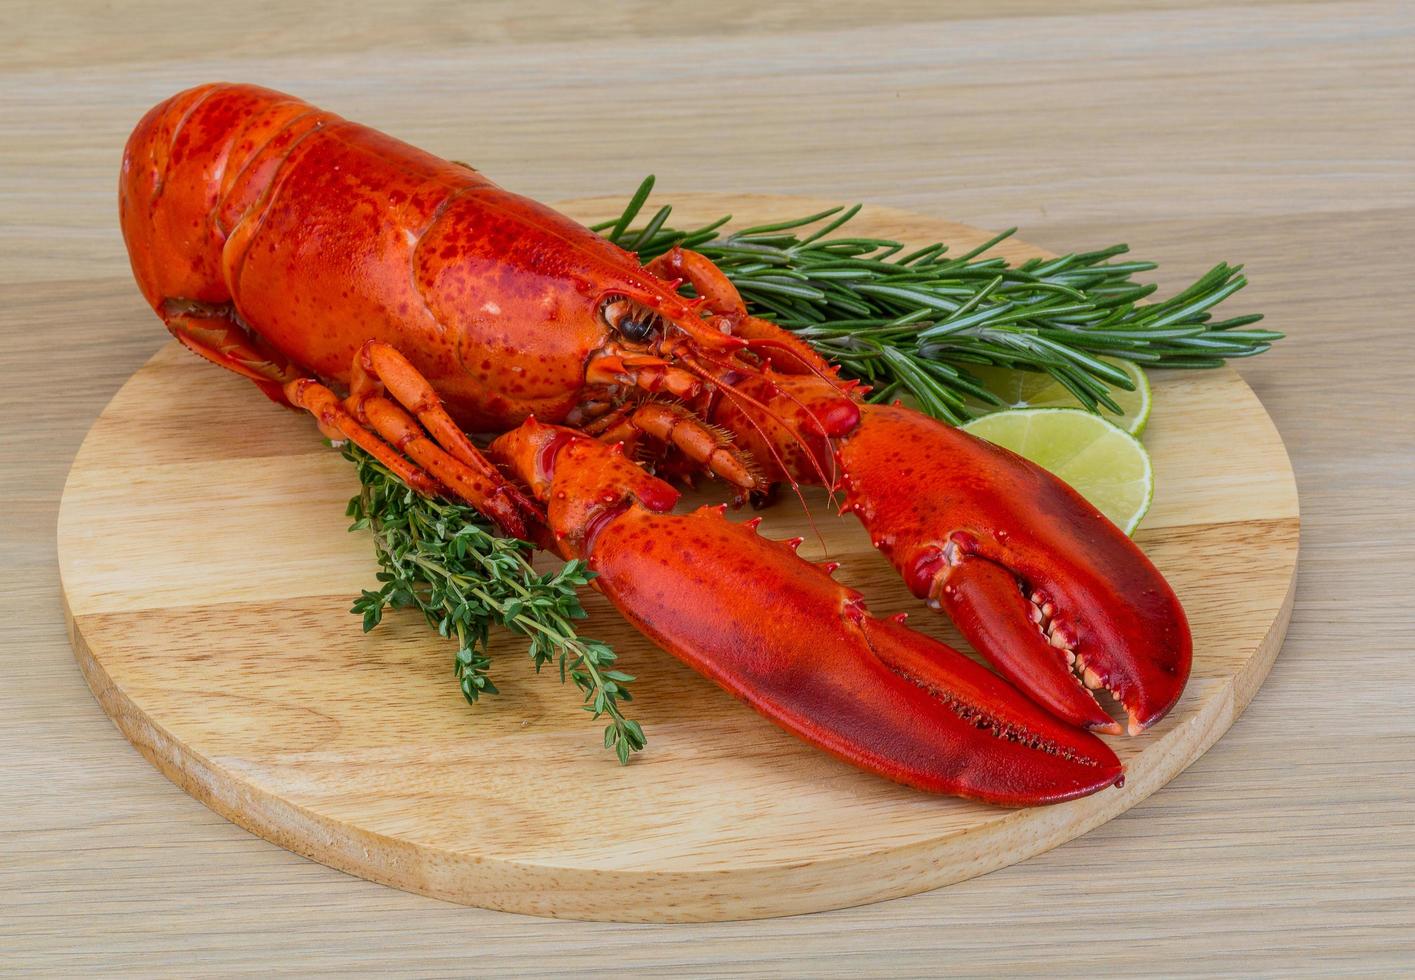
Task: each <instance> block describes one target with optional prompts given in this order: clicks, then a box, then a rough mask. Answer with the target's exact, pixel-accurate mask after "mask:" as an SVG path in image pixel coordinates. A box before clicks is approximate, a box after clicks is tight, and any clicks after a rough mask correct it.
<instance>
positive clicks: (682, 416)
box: [586, 402, 761, 490]
mask: <svg viewBox="0 0 1415 980" xmlns="http://www.w3.org/2000/svg"><path fill="white" fill-rule="evenodd" d="M586 431H587V432H589V433H590V434H591V435H594V436H598V437H599V438H600V439H602V440H604V441H605V442H611V443H613V442H624V443H627V444H629V445H633V444H634V443H635V442H637V440H638V438H639V437H640V436H641V435H646V436H648V437H650V438H652V439H654V440H655V441H657V442H659V443H660V444H662V445H664V446H671V447H673V448H675V449H678V450H679V451H680V452H682V453H683V455H685V456H687V457H688V458H689V459H690V460H692V461H694V462H695V463H699V464H701V465H702V466H703V467H704V468H705V469H707V470H708V472H710V473H712V474H713V475H714V476H719V477H721V478H722V479H724V480H726V481H727V482H728V483H731V484H733V485H734V486H737V487H741V488H742V489H743V490H757V489H761V477H760V476H758V475H757V473H756V469H755V467H754V466H753V465H752V464H751V462H750V461H749V460H748V459H746V458H745V457H744V456H743V455H742V454H741V453H739V452H737V451H736V450H735V449H733V448H732V446H731V444H730V442H729V440H728V436H727V434H726V433H725V432H723V431H721V430H720V429H717V428H715V427H713V426H710V425H708V424H707V423H706V422H704V421H703V420H702V419H700V418H698V417H697V416H696V415H694V414H693V413H692V412H691V411H689V410H688V409H687V408H686V407H684V406H682V405H679V404H676V403H672V402H669V403H665V402H647V403H644V404H639V405H633V406H625V409H624V410H623V411H622V412H621V413H616V414H615V415H609V416H605V417H604V419H603V420H601V423H599V424H596V425H593V426H589V427H588V428H587V429H586Z"/></svg>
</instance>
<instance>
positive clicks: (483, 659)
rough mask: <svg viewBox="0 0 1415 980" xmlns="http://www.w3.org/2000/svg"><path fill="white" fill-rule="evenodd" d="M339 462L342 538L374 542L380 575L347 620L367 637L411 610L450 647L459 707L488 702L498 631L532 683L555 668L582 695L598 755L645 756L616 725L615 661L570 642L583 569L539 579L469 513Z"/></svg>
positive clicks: (356, 456)
mask: <svg viewBox="0 0 1415 980" xmlns="http://www.w3.org/2000/svg"><path fill="white" fill-rule="evenodd" d="M344 456H345V458H347V459H349V460H350V461H351V462H353V463H354V464H355V466H356V467H357V469H358V474H359V483H360V484H361V489H360V491H359V495H358V496H357V497H354V498H353V499H352V500H350V501H349V507H348V515H349V516H350V517H352V518H354V523H353V525H352V526H351V527H350V528H349V530H351V531H359V530H364V529H368V530H370V531H372V532H373V539H374V545H375V548H376V550H377V554H378V563H379V565H380V566H381V567H382V571H380V572H379V573H378V580H379V582H381V583H382V585H381V587H380V588H379V589H378V590H377V591H371V590H364V592H363V594H362V595H361V596H360V597H359V598H358V599H357V600H356V601H355V602H354V606H353V608H352V609H351V610H350V611H351V612H353V613H355V614H357V615H361V616H362V617H363V623H364V632H365V633H367V632H368V631H369V630H372V629H373V628H374V627H375V626H377V625H378V624H379V622H380V621H381V620H382V618H383V612H384V610H385V609H388V608H395V609H397V608H416V609H418V610H419V611H421V612H422V614H423V615H424V616H425V617H426V618H427V621H428V624H429V625H430V626H432V627H433V628H434V629H436V630H437V631H438V633H440V634H441V635H442V636H444V637H448V638H453V639H455V640H456V641H457V651H456V653H455V654H454V656H453V667H452V669H453V673H454V675H455V677H456V679H457V683H458V685H459V686H460V687H461V690H462V696H463V697H464V698H466V699H467V703H468V704H476V702H477V699H478V698H480V697H481V696H482V695H483V694H496V693H497V690H496V685H495V684H493V683H492V680H491V658H490V653H491V648H490V633H491V627H492V625H493V624H500V625H501V626H504V627H506V628H507V629H509V630H510V631H511V632H513V633H517V634H519V635H521V636H523V637H525V638H526V639H527V640H529V641H530V647H529V653H530V656H531V661H532V663H533V665H534V666H535V670H536V673H540V670H541V668H542V667H545V666H546V665H547V664H552V663H554V664H557V665H558V668H559V671H560V680H561V682H562V683H563V682H564V681H565V678H566V677H569V678H570V680H572V681H574V683H575V686H576V687H578V688H579V689H580V691H581V692H582V693H583V695H584V705H583V707H584V710H585V711H588V712H590V714H591V715H592V716H593V717H595V718H601V717H603V718H607V719H608V724H607V725H606V726H605V729H604V745H605V748H608V749H612V750H613V751H614V753H615V754H616V755H617V756H618V757H619V761H620V762H621V763H627V762H628V761H629V755H630V753H632V752H636V751H638V750H640V749H642V748H643V747H644V744H645V738H644V731H643V729H642V728H641V727H639V723H638V722H636V721H634V720H632V719H629V718H626V717H624V714H623V712H622V710H621V707H620V706H621V703H625V702H628V701H632V700H633V696H632V695H631V694H630V693H629V688H628V684H629V682H630V681H632V680H633V679H634V678H633V677H632V676H631V675H629V674H626V673H624V672H623V671H621V670H617V669H615V667H614V662H615V654H614V651H613V650H611V649H610V648H609V646H608V645H606V644H604V643H601V642H599V641H598V640H589V639H585V638H583V637H581V636H579V635H577V634H576V632H575V629H574V626H572V625H571V623H572V621H573V620H576V619H583V618H584V616H585V611H584V608H583V607H582V606H581V605H580V599H579V595H578V594H577V592H576V590H577V589H578V588H580V587H581V586H584V585H586V584H588V583H589V581H590V579H592V578H593V577H594V573H593V572H591V571H590V570H589V569H588V568H587V567H586V565H585V563H584V562H582V561H578V560H576V561H569V562H566V563H565V565H564V566H563V567H561V568H560V569H559V570H558V571H556V572H552V573H546V574H541V573H539V572H537V571H536V570H535V569H534V568H533V567H532V566H531V563H530V561H529V558H530V554H531V551H532V550H533V546H532V545H530V544H528V543H527V542H525V541H517V540H515V539H512V538H502V537H496V536H494V535H493V534H492V533H491V529H490V527H489V525H488V524H487V523H486V520H485V519H484V518H483V517H482V516H481V515H480V514H479V513H477V511H476V510H474V509H473V508H471V507H468V506H466V505H463V504H457V503H451V502H449V501H445V500H435V499H432V498H429V497H424V496H422V495H421V494H418V493H416V492H414V491H413V490H411V489H410V488H409V487H408V486H407V485H406V484H405V483H403V481H402V480H400V479H399V478H398V477H397V476H395V475H394V474H393V473H391V472H390V471H389V470H387V469H386V468H384V467H383V465H382V464H380V463H379V462H378V461H377V460H375V459H374V458H373V457H371V456H369V455H368V454H367V453H365V452H363V450H361V449H359V448H358V447H356V446H353V445H351V444H350V445H346V446H345V447H344Z"/></svg>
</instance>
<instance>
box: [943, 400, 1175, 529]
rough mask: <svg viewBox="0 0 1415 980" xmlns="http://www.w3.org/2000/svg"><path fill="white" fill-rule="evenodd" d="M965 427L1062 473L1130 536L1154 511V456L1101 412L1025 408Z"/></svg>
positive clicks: (970, 423) (985, 417)
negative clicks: (1146, 513) (1103, 416)
mask: <svg viewBox="0 0 1415 980" xmlns="http://www.w3.org/2000/svg"><path fill="white" fill-rule="evenodd" d="M962 428H963V429H964V431H966V432H971V433H972V434H973V435H975V436H978V437H980V438H983V439H986V440H987V441H988V442H991V443H995V444H996V445H999V446H1002V447H1003V448H1004V449H1010V450H1012V451H1013V452H1014V453H1017V454H1018V455H1019V456H1025V457H1026V458H1027V459H1030V460H1031V461H1032V462H1034V463H1036V464H1037V465H1038V466H1040V467H1042V468H1043V469H1046V470H1049V471H1050V472H1052V473H1054V474H1055V475H1056V476H1059V477H1061V479H1063V480H1065V481H1066V482H1067V483H1069V484H1071V486H1073V487H1074V488H1075V489H1076V490H1077V492H1079V493H1080V494H1081V496H1083V497H1085V498H1086V499H1087V500H1089V501H1090V502H1091V503H1093V504H1095V505H1096V508H1097V509H1098V510H1099V511H1100V512H1101V513H1102V514H1104V515H1105V516H1106V517H1109V518H1110V519H1111V521H1112V522H1114V523H1115V524H1116V526H1118V527H1119V528H1120V529H1121V530H1123V531H1124V532H1125V533H1126V534H1132V533H1134V531H1135V528H1136V527H1138V526H1139V524H1140V521H1141V519H1142V518H1143V517H1144V516H1145V512H1146V511H1148V510H1149V509H1150V501H1151V500H1152V499H1153V498H1154V494H1155V474H1154V467H1153V466H1151V465H1150V454H1149V453H1147V452H1145V447H1144V446H1142V445H1140V440H1138V439H1136V438H1135V437H1134V436H1132V435H1131V434H1130V433H1128V432H1126V431H1125V430H1124V429H1122V428H1121V427H1120V426H1118V425H1116V424H1115V423H1114V422H1110V421H1107V420H1106V419H1104V418H1102V417H1101V416H1099V415H1093V414H1091V413H1090V412H1088V411H1086V410H1085V409H1080V408H1024V409H1017V410H1014V411H1010V412H994V413H993V414H992V415H984V416H983V417H982V418H979V419H973V420H972V421H971V422H968V423H967V424H965V425H963V426H962Z"/></svg>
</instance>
